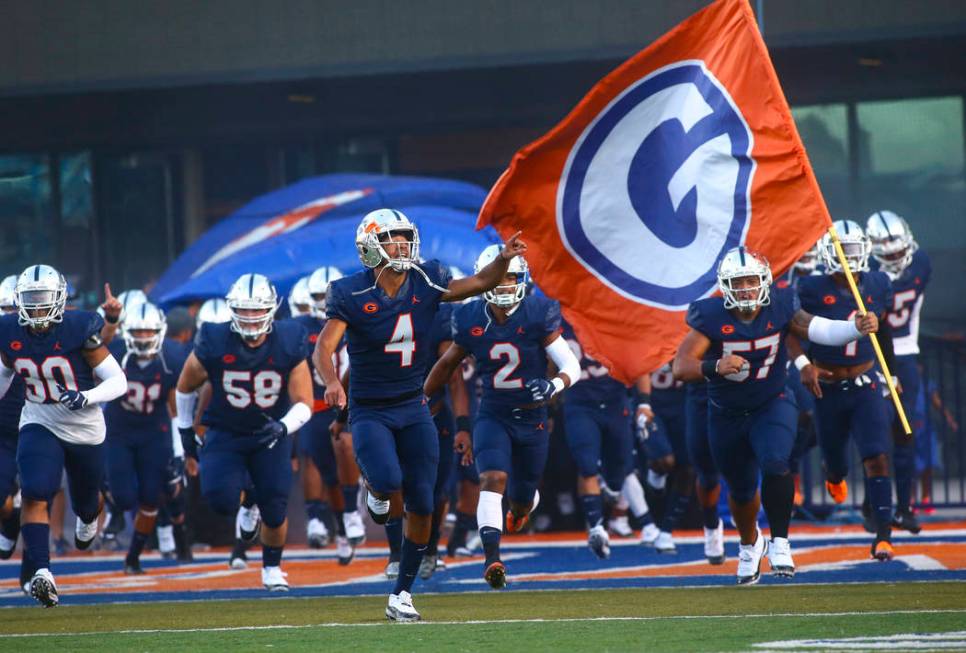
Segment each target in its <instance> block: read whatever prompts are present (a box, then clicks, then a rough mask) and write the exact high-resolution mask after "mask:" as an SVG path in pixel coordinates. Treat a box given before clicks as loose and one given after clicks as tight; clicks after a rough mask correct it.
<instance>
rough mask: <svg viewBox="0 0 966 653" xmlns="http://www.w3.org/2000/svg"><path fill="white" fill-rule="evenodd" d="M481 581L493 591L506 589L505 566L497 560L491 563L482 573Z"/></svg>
mask: <svg viewBox="0 0 966 653" xmlns="http://www.w3.org/2000/svg"><path fill="white" fill-rule="evenodd" d="M483 580H485V581H486V583H487V584H488V585H489V586H490V587H492V588H493V589H495V590H501V589H503V588H504V587H506V565H504V564H503V563H502V562H500V561H499V560H497V561H495V562H491V563H490V564H489V565H487V567H486V571H484V572H483Z"/></svg>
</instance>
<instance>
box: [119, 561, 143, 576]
mask: <svg viewBox="0 0 966 653" xmlns="http://www.w3.org/2000/svg"><path fill="white" fill-rule="evenodd" d="M143 574H144V570H143V569H141V561H140V560H138V559H136V558H133V559H132V558H126V559H125V560H124V575H125V576H141V575H143Z"/></svg>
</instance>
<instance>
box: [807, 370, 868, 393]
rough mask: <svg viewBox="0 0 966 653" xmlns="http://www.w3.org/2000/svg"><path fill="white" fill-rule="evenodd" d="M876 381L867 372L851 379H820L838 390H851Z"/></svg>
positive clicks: (825, 384) (822, 382)
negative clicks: (829, 380)
mask: <svg viewBox="0 0 966 653" xmlns="http://www.w3.org/2000/svg"><path fill="white" fill-rule="evenodd" d="M874 382H875V381H874V379H873V378H872V377H871V376H870V375H869V374H866V373H862V374H859V375H858V376H854V377H852V378H851V379H839V380H838V381H831V382H828V381H820V383H821V384H822V385H823V386H826V387H828V388H829V389H836V390H851V389H852V388H853V387H856V388H861V387H864V386H867V385H872V384H873V383H874Z"/></svg>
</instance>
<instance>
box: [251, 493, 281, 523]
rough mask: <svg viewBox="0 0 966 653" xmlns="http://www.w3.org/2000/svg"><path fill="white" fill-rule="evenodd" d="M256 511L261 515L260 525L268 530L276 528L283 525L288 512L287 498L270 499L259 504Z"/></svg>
mask: <svg viewBox="0 0 966 653" xmlns="http://www.w3.org/2000/svg"><path fill="white" fill-rule="evenodd" d="M258 509H259V511H260V512H261V513H262V523H263V524H265V525H266V526H268V527H269V528H278V527H279V526H281V525H282V524H284V523H285V515H286V513H287V512H288V497H287V496H286V497H281V496H278V497H272V498H271V499H269V500H268V501H264V502H259V504H258Z"/></svg>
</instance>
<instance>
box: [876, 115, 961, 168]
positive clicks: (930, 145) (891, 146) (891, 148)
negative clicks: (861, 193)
mask: <svg viewBox="0 0 966 653" xmlns="http://www.w3.org/2000/svg"><path fill="white" fill-rule="evenodd" d="M857 114H858V123H859V133H858V137H859V141H858V142H859V144H860V148H859V171H860V174H861V175H862V176H868V175H889V174H901V173H908V172H917V173H953V174H962V171H963V100H962V98H960V97H945V98H918V99H912V100H890V101H884V102H860V103H859V105H858V107H857Z"/></svg>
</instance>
